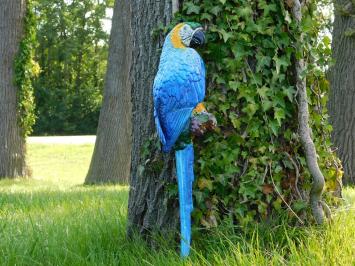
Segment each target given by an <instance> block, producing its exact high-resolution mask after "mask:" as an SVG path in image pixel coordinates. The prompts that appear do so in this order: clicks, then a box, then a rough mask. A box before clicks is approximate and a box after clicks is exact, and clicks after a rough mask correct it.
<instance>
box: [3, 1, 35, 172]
mask: <svg viewBox="0 0 355 266" xmlns="http://www.w3.org/2000/svg"><path fill="white" fill-rule="evenodd" d="M25 14H26V1H25V0H1V1H0V179H1V178H5V177H7V178H17V177H25V176H27V174H28V171H27V170H28V169H27V167H26V143H25V138H24V137H23V135H22V132H21V129H20V127H19V125H18V113H17V88H16V86H15V85H14V75H15V73H14V72H15V70H14V60H15V56H16V54H17V51H18V49H19V44H20V41H21V39H22V35H23V21H24V16H25Z"/></svg>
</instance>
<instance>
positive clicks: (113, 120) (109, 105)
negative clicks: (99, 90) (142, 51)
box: [85, 0, 132, 184]
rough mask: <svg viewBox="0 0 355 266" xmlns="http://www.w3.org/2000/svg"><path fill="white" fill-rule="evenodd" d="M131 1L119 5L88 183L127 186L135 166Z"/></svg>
mask: <svg viewBox="0 0 355 266" xmlns="http://www.w3.org/2000/svg"><path fill="white" fill-rule="evenodd" d="M130 19H131V18H130V4H129V1H123V0H117V1H116V2H115V7H114V14H113V19H112V29H111V38H110V50H109V59H108V69H107V74H106V81H105V88H104V99H103V105H102V109H101V112H100V118H99V125H98V130H97V139H96V143H95V149H94V154H93V157H92V160H91V164H90V168H89V172H88V174H87V177H86V180H85V183H87V184H92V183H126V182H128V178H129V173H130V167H131V132H132V124H131V118H132V112H131V110H132V107H131V106H132V105H131V101H130V99H131V91H130V89H131V82H130V68H131V60H132V50H131V49H132V48H131V46H132V39H131V34H130Z"/></svg>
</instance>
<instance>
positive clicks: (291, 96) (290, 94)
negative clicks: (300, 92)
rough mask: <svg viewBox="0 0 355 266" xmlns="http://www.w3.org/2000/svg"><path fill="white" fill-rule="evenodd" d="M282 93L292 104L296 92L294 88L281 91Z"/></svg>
mask: <svg viewBox="0 0 355 266" xmlns="http://www.w3.org/2000/svg"><path fill="white" fill-rule="evenodd" d="M283 93H284V94H285V95H286V96H287V98H288V99H289V100H290V102H293V100H294V96H295V93H296V90H295V88H294V87H292V86H290V87H288V88H286V89H283Z"/></svg>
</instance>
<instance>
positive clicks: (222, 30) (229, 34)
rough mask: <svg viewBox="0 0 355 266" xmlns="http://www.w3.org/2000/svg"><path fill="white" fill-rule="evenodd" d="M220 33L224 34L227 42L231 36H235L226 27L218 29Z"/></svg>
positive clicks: (224, 39)
mask: <svg viewBox="0 0 355 266" xmlns="http://www.w3.org/2000/svg"><path fill="white" fill-rule="evenodd" d="M218 32H219V33H220V34H222V37H223V41H224V42H225V43H226V42H227V41H228V39H229V38H231V37H233V34H232V33H230V32H226V31H225V29H221V30H219V31H218Z"/></svg>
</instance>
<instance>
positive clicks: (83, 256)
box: [0, 144, 355, 266]
mask: <svg viewBox="0 0 355 266" xmlns="http://www.w3.org/2000/svg"><path fill="white" fill-rule="evenodd" d="M92 151H93V146H92V145H58V144H57V145H39V144H32V145H30V146H29V162H30V165H31V166H32V170H33V179H32V180H15V181H11V180H3V181H0V264H1V265H164V266H165V265H355V189H350V188H348V189H346V190H345V193H344V194H345V195H346V200H347V202H346V204H345V205H344V206H343V207H342V208H341V209H339V210H338V211H337V212H336V213H334V221H333V223H332V224H330V225H325V226H323V227H311V228H298V229H296V228H291V227H287V226H276V227H270V226H266V225H259V226H255V230H250V232H254V233H250V234H248V235H235V234H230V233H229V232H230V231H231V229H228V228H224V227H223V228H220V230H219V231H218V232H217V231H216V232H211V234H210V236H205V237H204V238H203V239H199V240H198V241H195V244H196V245H195V246H194V250H193V252H192V255H191V257H190V258H189V259H187V260H184V261H182V260H180V258H179V256H178V254H177V253H176V252H175V249H174V248H169V247H168V246H167V245H165V244H164V243H162V244H161V246H160V248H159V250H155V251H152V250H151V249H149V248H147V247H146V246H145V244H144V243H143V242H141V241H139V240H135V241H128V240H127V239H126V237H125V227H126V208H127V201H128V187H124V186H92V187H85V186H82V185H81V184H82V183H83V181H84V178H85V174H86V171H87V168H88V166H89V162H90V158H91V154H92Z"/></svg>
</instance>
